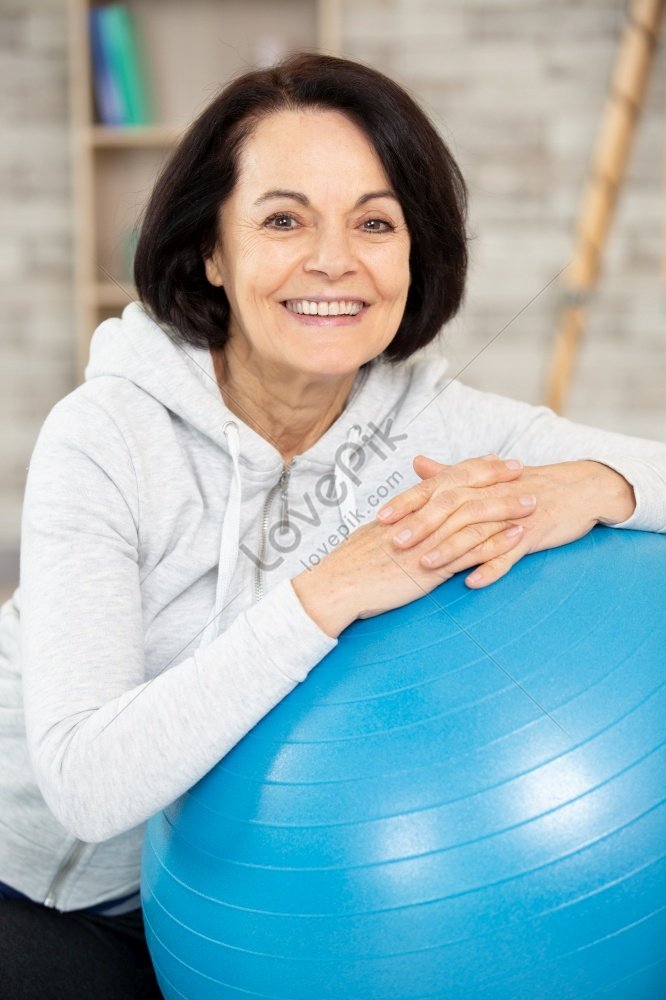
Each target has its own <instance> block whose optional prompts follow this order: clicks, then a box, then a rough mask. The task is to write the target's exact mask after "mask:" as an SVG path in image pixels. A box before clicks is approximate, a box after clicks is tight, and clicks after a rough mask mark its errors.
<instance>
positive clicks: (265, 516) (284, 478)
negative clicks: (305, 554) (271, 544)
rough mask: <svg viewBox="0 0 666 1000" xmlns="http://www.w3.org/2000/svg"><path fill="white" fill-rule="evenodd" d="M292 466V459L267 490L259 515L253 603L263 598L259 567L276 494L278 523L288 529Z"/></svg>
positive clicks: (264, 550)
mask: <svg viewBox="0 0 666 1000" xmlns="http://www.w3.org/2000/svg"><path fill="white" fill-rule="evenodd" d="M293 464H294V460H293V458H292V460H291V462H290V463H289V464H288V465H285V467H284V468H283V470H282V472H281V473H280V478H279V479H278V481H277V482H276V483H275V485H274V486H272V487H271V489H270V490H269V493H268V496H267V497H266V500H265V501H264V509H263V511H262V515H261V536H260V541H259V558H258V559H257V561H256V563H255V568H254V599H255V601H260V600H261V599H262V598H263V596H264V583H263V580H262V576H261V565H262V563H263V561H264V555H265V553H266V542H267V540H268V522H269V518H270V512H271V507H272V505H273V498H274V497H275V494H276V493H280V495H281V504H280V522H284V524H285V525H286V526H287V527H289V511H288V507H287V503H288V500H289V497H288V493H287V489H288V486H289V473H290V472H291V467H292V465H293Z"/></svg>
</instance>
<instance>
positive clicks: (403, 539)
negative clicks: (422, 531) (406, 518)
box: [395, 528, 412, 542]
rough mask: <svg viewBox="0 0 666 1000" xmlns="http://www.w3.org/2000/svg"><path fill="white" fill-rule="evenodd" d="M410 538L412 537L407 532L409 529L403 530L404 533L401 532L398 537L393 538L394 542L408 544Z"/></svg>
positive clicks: (409, 532)
mask: <svg viewBox="0 0 666 1000" xmlns="http://www.w3.org/2000/svg"><path fill="white" fill-rule="evenodd" d="M411 537H412V533H411V531H410V530H409V528H405V530H404V531H401V532H400V534H399V535H396V536H395V540H396V542H408V541H409V539H410V538H411Z"/></svg>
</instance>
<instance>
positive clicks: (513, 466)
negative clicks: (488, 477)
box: [504, 458, 523, 472]
mask: <svg viewBox="0 0 666 1000" xmlns="http://www.w3.org/2000/svg"><path fill="white" fill-rule="evenodd" d="M504 464H505V465H506V467H507V469H509V470H510V471H511V472H516V471H517V470H518V469H522V467H523V463H522V462H521V461H519V460H518V459H517V458H510V459H509V461H508V462H505V463H504Z"/></svg>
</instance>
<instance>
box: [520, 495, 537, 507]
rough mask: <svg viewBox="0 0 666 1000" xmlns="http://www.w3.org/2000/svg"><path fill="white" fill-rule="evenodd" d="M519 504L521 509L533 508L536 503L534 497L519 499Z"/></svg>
mask: <svg viewBox="0 0 666 1000" xmlns="http://www.w3.org/2000/svg"><path fill="white" fill-rule="evenodd" d="M520 503H522V505H523V507H533V506H534V504H535V503H536V497H535V496H528V497H521V498H520Z"/></svg>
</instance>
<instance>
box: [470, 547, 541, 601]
mask: <svg viewBox="0 0 666 1000" xmlns="http://www.w3.org/2000/svg"><path fill="white" fill-rule="evenodd" d="M525 554H526V553H525V552H524V551H522V549H521V548H520V547H518V546H515V547H514V548H513V549H512V550H510V551H507V552H501V553H500V554H499V555H497V556H494V557H493V558H492V559H489V560H488V562H485V563H483V565H481V566H479V567H478V568H477V569H475V570H474V572H473V573H470V575H469V576H468V577H467V578H466V579H465V583H466V584H467V586H468V587H471V588H472V589H474V590H479V589H480V588H482V587H487V586H488V585H489V584H491V583H496V581H497V580H500V579H501V578H502V577H503V576H506V574H507V573H508V572H509V570H510V569H511V567H512V566H515V564H516V563H517V562H518V561H519V560H520V559H522V557H523V556H524V555H525Z"/></svg>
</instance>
